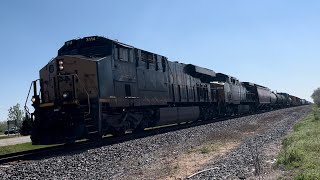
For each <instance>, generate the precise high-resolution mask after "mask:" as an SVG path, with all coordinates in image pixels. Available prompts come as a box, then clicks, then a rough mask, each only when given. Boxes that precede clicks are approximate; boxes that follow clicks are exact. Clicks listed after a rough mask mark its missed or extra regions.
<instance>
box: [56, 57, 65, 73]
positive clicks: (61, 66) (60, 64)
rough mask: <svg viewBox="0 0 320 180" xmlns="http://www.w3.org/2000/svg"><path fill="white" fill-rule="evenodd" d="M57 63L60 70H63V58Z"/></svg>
mask: <svg viewBox="0 0 320 180" xmlns="http://www.w3.org/2000/svg"><path fill="white" fill-rule="evenodd" d="M57 64H58V68H59V71H62V70H63V69H64V67H63V60H59V61H58V62H57Z"/></svg>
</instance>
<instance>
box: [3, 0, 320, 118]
mask: <svg viewBox="0 0 320 180" xmlns="http://www.w3.org/2000/svg"><path fill="white" fill-rule="evenodd" d="M319 9H320V1H316V0H315V1H312V0H309V1H297V0H281V1H279V0H261V1H257V0H242V1H239V0H229V1H223V0H220V1H216V0H199V1H191V0H189V1H188V0H177V1H172V0H162V1H150V0H136V1H121V0H117V1H116V0H114V1H108V0H101V1H84V0H83V1H81V0H77V1H76V0H70V1H65V0H56V1H40V0H38V1H34V0H29V1H18V0H10V1H1V2H0V23H1V25H0V34H1V41H0V54H1V57H0V58H1V61H0V62H1V63H2V64H1V67H2V68H1V71H0V77H1V81H0V82H1V88H0V94H1V95H0V120H5V119H6V116H7V109H9V107H10V106H13V105H15V104H16V103H20V104H21V105H23V104H24V101H25V98H26V95H27V91H28V88H29V85H30V82H31V81H32V80H34V79H36V78H37V77H38V71H39V69H40V68H41V67H43V66H44V65H45V64H46V63H47V62H48V61H49V60H50V59H51V58H53V57H54V56H56V54H57V50H58V49H59V47H61V46H62V45H63V43H64V42H65V41H67V40H70V39H73V38H77V37H83V36H91V35H101V36H105V37H109V38H111V39H118V40H119V41H120V42H124V43H127V44H130V45H133V46H135V47H138V48H142V49H146V50H148V51H151V52H155V53H158V54H161V55H165V56H167V57H168V58H169V59H170V60H178V61H180V62H183V63H192V64H196V65H199V66H202V67H207V68H210V69H213V70H214V71H216V72H223V73H226V74H230V75H233V76H235V77H237V78H239V79H240V80H241V81H251V82H255V83H258V84H262V85H265V86H268V87H269V88H271V89H272V90H278V91H282V92H288V93H290V94H293V95H296V96H299V97H302V98H306V99H308V100H311V99H310V95H311V93H312V92H313V90H314V89H316V88H317V87H319V86H320V83H319V81H318V78H317V76H319V67H320V61H319V57H320V51H319V49H320V36H319V35H320V23H319V19H320V11H319Z"/></svg>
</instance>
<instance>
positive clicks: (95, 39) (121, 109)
mask: <svg viewBox="0 0 320 180" xmlns="http://www.w3.org/2000/svg"><path fill="white" fill-rule="evenodd" d="M32 87H33V88H32ZM38 87H40V89H39V92H38ZM31 89H33V96H32V106H33V107H34V112H33V113H29V110H28V108H27V106H25V108H26V111H27V112H28V114H30V117H31V120H32V133H31V140H32V143H33V144H49V143H63V142H73V141H75V140H77V139H81V138H90V139H96V138H99V137H101V136H103V135H106V134H109V133H111V134H113V135H116V136H121V135H123V134H124V133H125V132H126V131H127V130H131V131H133V132H136V131H142V130H143V129H144V128H146V127H153V126H159V125H166V124H172V123H180V122H185V121H195V120H199V119H201V120H207V119H211V118H214V117H218V116H230V115H232V114H238V113H246V112H254V111H256V110H259V109H260V110H261V109H270V108H271V107H276V106H275V105H277V106H278V107H282V106H283V105H282V104H284V99H285V98H287V99H289V98H290V97H289V96H286V97H284V96H282V95H281V94H274V93H272V92H271V91H270V90H269V89H268V88H266V87H263V86H260V85H256V84H253V83H241V82H240V81H239V80H237V79H236V78H234V77H231V76H228V75H225V74H222V73H217V74H216V73H215V72H214V71H212V70H210V69H206V68H202V67H198V66H196V65H193V64H183V63H179V62H173V61H169V60H168V58H167V57H165V56H162V55H159V54H156V53H152V52H148V51H145V50H142V49H138V48H135V47H132V46H130V45H127V44H123V43H120V42H118V41H114V40H110V39H107V38H104V37H100V36H91V37H84V38H80V39H73V40H70V41H67V42H65V44H64V45H63V46H62V47H61V48H60V49H59V51H58V55H57V57H55V58H54V59H52V60H51V61H50V62H49V63H48V64H47V65H45V66H44V67H43V68H42V69H41V70H40V78H39V79H38V80H36V81H33V83H32V84H31V87H30V90H31ZM30 90H29V94H30ZM272 104H274V106H272ZM289 105H290V104H289Z"/></svg>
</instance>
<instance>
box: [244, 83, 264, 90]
mask: <svg viewBox="0 0 320 180" xmlns="http://www.w3.org/2000/svg"><path fill="white" fill-rule="evenodd" d="M241 83H242V84H243V85H247V86H257V87H260V88H266V89H269V88H267V87H265V86H261V85H259V84H255V83H251V82H241Z"/></svg>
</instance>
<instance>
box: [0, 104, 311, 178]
mask: <svg viewBox="0 0 320 180" xmlns="http://www.w3.org/2000/svg"><path fill="white" fill-rule="evenodd" d="M308 110H309V107H307V106H304V107H295V108H289V109H282V110H276V111H272V112H267V113H263V114H257V115H251V116H246V117H242V118H236V119H231V120H227V121H223V122H216V123H213V124H208V125H203V126H198V127H192V128H188V129H183V130H179V131H175V132H169V133H164V134H160V135H155V136H151V137H146V138H142V139H136V140H132V141H128V142H124V143H119V144H115V145H110V146H104V147H100V148H96V149H90V150H86V151H84V152H78V153H76V154H66V155H63V156H59V157H51V158H47V159H42V160H34V161H26V162H19V163H14V164H10V165H6V166H1V165H0V177H1V178H3V179H161V178H164V177H167V176H168V175H170V173H172V168H170V167H168V166H170V163H168V161H169V160H170V159H175V158H177V156H179V154H183V153H187V152H189V151H190V150H192V149H194V148H195V147H197V146H200V145H202V144H203V143H206V141H207V140H208V139H212V138H215V137H214V136H215V135H217V134H220V135H221V134H223V132H231V129H232V130H233V131H235V132H236V131H246V132H250V131H252V129H255V130H256V132H255V133H252V134H250V135H248V136H243V137H242V138H241V143H240V144H239V146H237V147H236V148H234V149H233V150H232V151H230V152H228V153H227V154H225V155H224V156H222V157H220V158H219V159H216V160H214V161H212V162H210V161H209V162H208V163H207V165H205V166H204V167H202V168H201V169H199V171H200V170H202V169H209V168H214V169H213V170H211V171H206V172H203V173H200V174H198V175H195V176H193V177H191V179H237V178H241V177H246V178H248V177H254V175H255V174H257V171H258V170H260V172H259V173H264V171H263V170H264V166H268V164H267V163H265V162H266V161H267V159H266V157H264V155H263V153H261V151H262V150H263V148H264V146H266V145H268V144H270V143H272V142H273V141H275V140H277V139H279V138H281V137H283V136H284V135H285V134H286V133H287V132H288V130H290V128H291V127H292V126H293V124H294V123H295V122H296V121H298V120H299V119H301V118H302V117H303V116H304V115H305V114H306V112H307V111H308ZM249 127H250V128H249ZM220 138H221V137H220ZM255 151H257V152H258V153H256V152H255ZM257 154H258V155H259V156H258V158H256V155H257ZM254 159H258V160H259V163H258V164H259V165H260V168H259V169H258V170H257V168H256V167H257V165H256V164H257V163H255V162H258V161H255V160H254ZM190 174H192V173H189V175H190Z"/></svg>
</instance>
